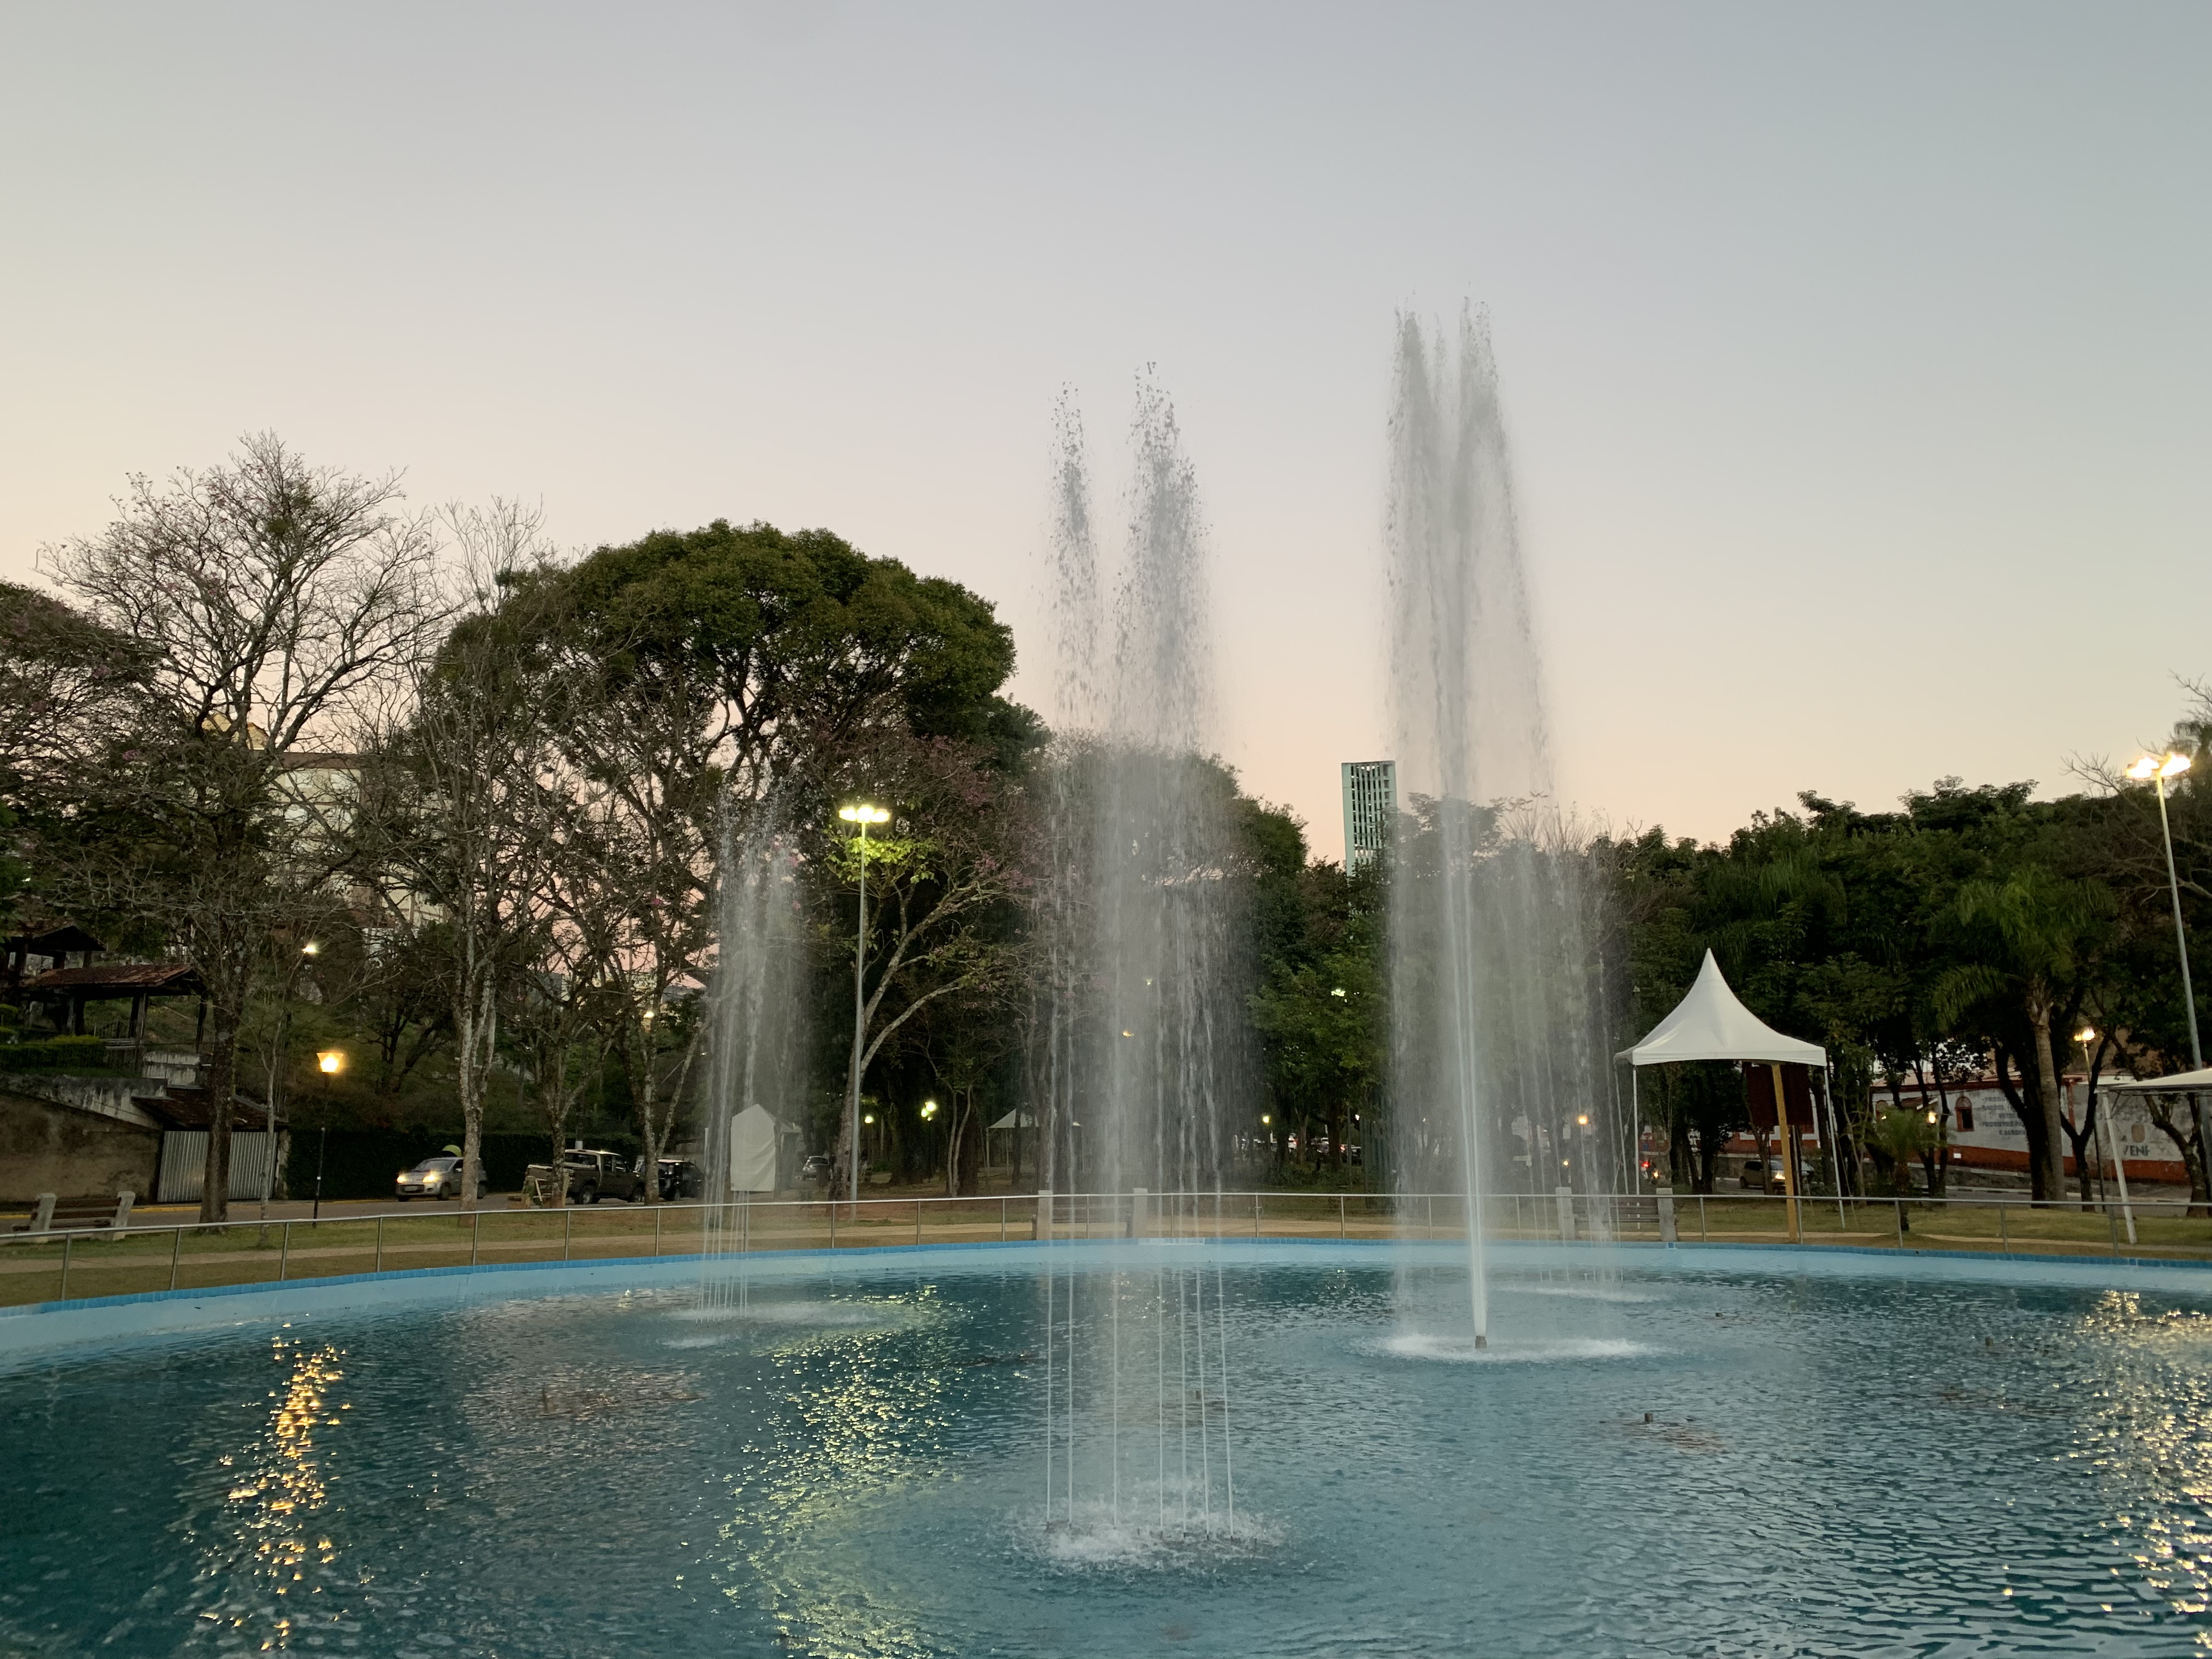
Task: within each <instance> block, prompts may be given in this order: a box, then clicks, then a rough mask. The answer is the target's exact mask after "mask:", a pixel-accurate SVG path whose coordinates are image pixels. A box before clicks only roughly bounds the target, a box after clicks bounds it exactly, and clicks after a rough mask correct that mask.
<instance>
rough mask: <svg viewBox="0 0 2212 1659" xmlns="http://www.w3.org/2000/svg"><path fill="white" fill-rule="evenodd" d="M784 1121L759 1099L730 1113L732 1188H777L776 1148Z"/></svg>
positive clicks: (736, 1190)
mask: <svg viewBox="0 0 2212 1659" xmlns="http://www.w3.org/2000/svg"><path fill="white" fill-rule="evenodd" d="M782 1129H783V1125H782V1124H781V1123H780V1122H778V1121H776V1117H775V1113H773V1112H771V1111H769V1109H768V1108H767V1107H765V1106H763V1105H760V1104H758V1103H755V1104H753V1105H750V1106H748V1107H746V1108H745V1109H744V1111H742V1112H733V1113H732V1114H731V1115H730V1190H731V1191H732V1192H733V1193H772V1192H774V1191H775V1186H776V1182H775V1175H776V1152H777V1150H778V1146H779V1137H780V1135H781V1131H782Z"/></svg>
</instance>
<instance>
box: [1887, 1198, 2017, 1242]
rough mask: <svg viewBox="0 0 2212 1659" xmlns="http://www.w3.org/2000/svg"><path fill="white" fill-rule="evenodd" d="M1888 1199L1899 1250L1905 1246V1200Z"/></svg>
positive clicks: (2000, 1213) (2001, 1212) (1999, 1212)
mask: <svg viewBox="0 0 2212 1659" xmlns="http://www.w3.org/2000/svg"><path fill="white" fill-rule="evenodd" d="M1889 1201H1890V1203H1891V1204H1892V1205H1893V1206H1895V1208H1896V1211H1897V1248H1898V1249H1900V1250H1901V1249H1904V1248H1905V1200H1903V1199H1901V1198H1893V1199H1891V1200H1889ZM1997 1213H1998V1214H1999V1215H2002V1214H2003V1213H2004V1212H2003V1211H2002V1210H2000V1211H1998V1212H1997Z"/></svg>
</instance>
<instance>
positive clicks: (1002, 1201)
mask: <svg viewBox="0 0 2212 1659" xmlns="http://www.w3.org/2000/svg"><path fill="white" fill-rule="evenodd" d="M999 1243H1001V1244H1003V1243H1006V1194H1004V1193H1001V1194H999Z"/></svg>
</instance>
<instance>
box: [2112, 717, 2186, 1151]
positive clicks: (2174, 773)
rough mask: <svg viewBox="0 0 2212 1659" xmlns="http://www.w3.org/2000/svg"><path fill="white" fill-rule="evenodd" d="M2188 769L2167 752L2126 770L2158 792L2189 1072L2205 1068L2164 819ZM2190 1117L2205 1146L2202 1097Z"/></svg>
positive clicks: (2169, 831) (2169, 826)
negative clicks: (2171, 787)
mask: <svg viewBox="0 0 2212 1659" xmlns="http://www.w3.org/2000/svg"><path fill="white" fill-rule="evenodd" d="M2188 769H2189V757H2188V756H2186V755H2177V754H2173V753H2172V752H2168V753H2166V754H2165V755H2145V756H2142V757H2141V758H2140V759H2138V760H2137V761H2136V763H2135V764H2134V765H2133V766H2130V768H2128V775H2129V776H2130V777H2131V778H2133V779H2135V780H2136V782H2138V783H2140V782H2142V781H2144V780H2145V779H2149V780H2151V781H2153V782H2154V784H2155V785H2156V787H2157V789H2158V830H2159V835H2160V837H2161V838H2163V839H2164V841H2165V842H2166V890H2167V891H2168V893H2170V894H2171V895H2172V898H2173V948H2174V951H2175V952H2176V953H2177V954H2178V955H2179V957H2181V1006H2182V1008H2183V1009H2184V1011H2185V1012H2187V1014H2188V1015H2189V1069H2190V1070H2191V1071H2192V1072H2201V1071H2203V1069H2204V1050H2203V1047H2202V1046H2201V1045H2200V1044H2199V1043H2198V1042H2197V992H2196V988H2195V987H2193V986H2191V984H2190V982H2189V934H2188V933H2187V932H2186V931H2185V929H2184V928H2183V927H2182V925H2181V878H2180V876H2179V875H2178V874H2177V873H2176V872H2175V871H2174V867H2173V825H2172V823H2170V822H2168V820H2167V818H2166V780H2167V779H2168V778H2178V777H2179V776H2180V775H2182V774H2183V773H2184V772H2186V771H2187V770H2188ZM2189 1108H2190V1115H2191V1117H2193V1118H2194V1119H2195V1120H2196V1121H2197V1146H2199V1147H2200V1148H2201V1147H2202V1146H2203V1145H2204V1097H2203V1096H2202V1095H2194V1094H2193V1095H2191V1096H2190V1097H2189Z"/></svg>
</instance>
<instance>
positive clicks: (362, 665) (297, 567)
mask: <svg viewBox="0 0 2212 1659" xmlns="http://www.w3.org/2000/svg"><path fill="white" fill-rule="evenodd" d="M403 499H404V498H403V496H402V495H401V491H400V489H399V486H398V480H397V479H396V478H393V477H385V478H381V479H369V478H362V477H353V476H351V475H349V474H345V473H341V472H338V471H334V470H331V469H327V468H313V467H310V466H309V465H307V463H306V462H305V461H304V460H302V459H301V458H300V457H299V456H298V455H296V454H295V453H293V452H292V451H290V450H289V449H288V448H286V447H285V446H284V445H283V442H281V441H279V440H278V439H277V438H276V437H275V436H273V435H267V434H264V435H258V436H255V437H251V438H248V439H246V441H244V443H243V444H242V446H241V447H240V452H239V453H238V454H236V455H235V456H234V457H233V458H232V459H231V460H230V461H229V462H228V463H227V464H225V465H222V466H219V467H216V468H215V469H213V470H211V471H206V472H191V471H185V472H179V474H178V475H177V476H176V477H174V478H173V479H172V480H171V481H170V482H169V483H167V484H166V485H156V484H155V483H154V482H153V481H152V480H150V479H148V478H145V477H137V478H134V479H133V480H132V481H131V489H130V492H129V494H128V495H126V496H125V498H124V499H123V500H121V501H119V502H118V511H119V516H118V518H117V519H116V520H115V521H114V522H113V523H112V524H111V525H110V526H108V527H107V528H106V530H105V531H104V532H101V533H100V535H98V536H96V537H92V538H77V539H74V540H70V541H67V542H64V543H62V544H58V545H54V546H50V547H48V548H46V549H44V550H42V551H41V555H40V559H41V563H42V565H43V567H44V568H46V570H48V571H49V572H50V573H51V574H52V575H53V576H54V577H55V578H56V579H57V580H58V581H59V582H60V583H61V585H62V586H64V588H65V589H66V590H68V591H69V592H70V593H71V594H73V595H74V596H75V597H76V599H79V600H80V601H81V602H82V604H83V605H84V606H85V607H86V609H87V610H88V611H89V613H90V614H91V616H92V617H93V619H94V621H96V622H98V623H100V624H101V625H103V626H105V627H106V628H109V629H112V630H114V631H115V632H117V633H118V634H121V635H125V636H126V637H128V638H130V639H131V640H134V641H137V642H138V643H139V645H140V646H141V647H143V649H144V651H145V652H146V653H147V660H146V663H145V666H144V668H143V673H142V675H141V677H140V679H139V686H140V695H139V696H138V698H137V721H138V734H137V738H136V739H135V740H134V742H133V743H132V744H131V746H128V747H125V748H121V749H118V750H116V751H114V752H113V753H112V754H111V755H109V756H107V757H102V761H101V763H100V764H99V765H98V766H97V768H96V769H88V772H96V775H88V777H87V778H86V779H85V780H84V781H83V782H84V785H85V789H84V799H83V802H82V807H83V812H82V816H83V817H85V818H86V819H87V820H88V821H92V820H96V821H97V823H93V824H91V825H90V827H92V828H94V829H95V830H96V833H94V834H93V835H92V836H88V839H87V840H86V841H85V842H83V843H82V845H81V847H80V849H79V855H78V856H77V857H76V858H75V860H73V863H74V867H73V870H72V872H70V875H69V876H68V877H67V878H65V879H64V885H65V886H67V887H70V888H72V889H73V890H74V891H73V894H72V896H73V897H74V898H75V899H76V901H77V902H78V903H79V905H80V908H84V909H87V910H88V911H94V912H103V911H104V912H106V913H108V914H112V915H127V916H131V917H133V918H135V919H136V920H137V921H139V922H141V923H142V924H143V925H145V926H147V927H150V928H154V929H157V930H159V931H160V932H161V933H164V934H166V935H167V937H168V938H170V939H173V940H174V941H175V942H176V944H177V945H179V946H180V947H181V948H182V950H183V951H185V954H186V955H187V956H188V957H190V959H191V962H192V964H193V965H194V967H195V968H197V969H198V971H199V975H200V978H201V981H202V982H203V984H204V986H205V987H206V994H207V999H208V1012H209V1030H208V1041H209V1048H208V1058H207V1082H208V1087H209V1091H210V1105H211V1109H210V1115H209V1124H210V1132H209V1135H208V1158H207V1168H206V1178H205V1186H204V1188H203V1192H202V1195H201V1200H200V1215H201V1218H202V1219H204V1220H209V1221H218V1220H221V1219H222V1218H224V1216H225V1215H226V1213H227V1212H228V1191H229V1172H230V1111H231V1103H232V1100H233V1097H234V1089H235V1085H236V1082H237V1062H238V1033H239V1028H240V1023H241V1021H242V1020H243V1018H244V1016H245V1011H246V995H247V992H248V990H249V987H250V984H251V981H252V968H253V963H254V960H255V958H256V956H257V954H258V952H259V951H260V950H261V948H262V946H263V944H264V941H265V940H266V939H268V937H269V935H270V931H271V929H272V928H273V927H275V926H276V925H277V924H278V923H279V922H280V921H282V919H283V917H284V916H285V915H287V914H288V913H289V912H291V911H294V910H295V909H296V908H298V906H299V904H300V903H301V902H302V900H303V899H304V898H305V897H307V896H309V895H312V894H313V893H315V892H318V891H319V890H322V889H323V888H324V887H325V885H326V884H328V883H329V882H330V881H331V879H332V878H334V877H335V875H336V873H337V870H338V869H340V868H342V867H343V865H344V863H345V862H346V861H347V860H348V859H349V857H350V856H351V854H350V849H349V848H347V847H346V846H345V845H344V844H343V839H341V841H339V842H333V841H332V840H331V836H330V833H329V832H330V829H331V817H333V816H337V817H343V816H344V810H343V804H342V803H338V802H333V801H330V800H328V799H319V798H315V797H314V793H313V792H312V791H307V790H305V789H303V788H302V787H301V786H300V783H299V778H298V775H299V774H300V773H301V772H302V771H303V770H307V769H311V768H310V767H309V763H310V762H311V761H313V760H314V759H315V758H317V757H325V758H327V756H328V751H329V750H330V747H331V745H332V744H334V743H336V742H337V741H339V740H340V739H341V738H342V736H343V733H344V732H347V731H348V729H349V724H350V721H351V720H352V718H353V717H354V716H355V715H356V714H357V713H358V712H359V711H360V710H361V709H362V708H364V707H366V706H367V705H368V704H370V703H373V702H376V701H377V700H379V699H380V698H382V697H384V696H386V695H387V694H388V693H389V692H390V690H391V689H392V686H393V684H395V682H397V681H398V680H399V679H400V678H404V675H405V674H406V673H407V671H408V670H409V668H410V665H412V664H413V663H414V662H415V661H416V659H418V658H419V657H420V656H421V654H422V652H423V651H424V650H425V648H426V647H427V646H428V643H429V641H431V640H432V639H433V638H435V634H436V631H437V630H438V629H439V628H440V626H441V623H442V621H443V618H444V609H445V608H444V605H442V603H441V600H440V599H439V598H438V595H437V592H436V583H435V562H436V557H437V547H438V543H437V538H436V536H435V533H434V532H433V529H432V526H430V524H429V523H428V521H427V520H424V519H423V518H422V517H420V516H417V515H412V514H410V513H406V512H404V510H403ZM319 809H328V810H319Z"/></svg>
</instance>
